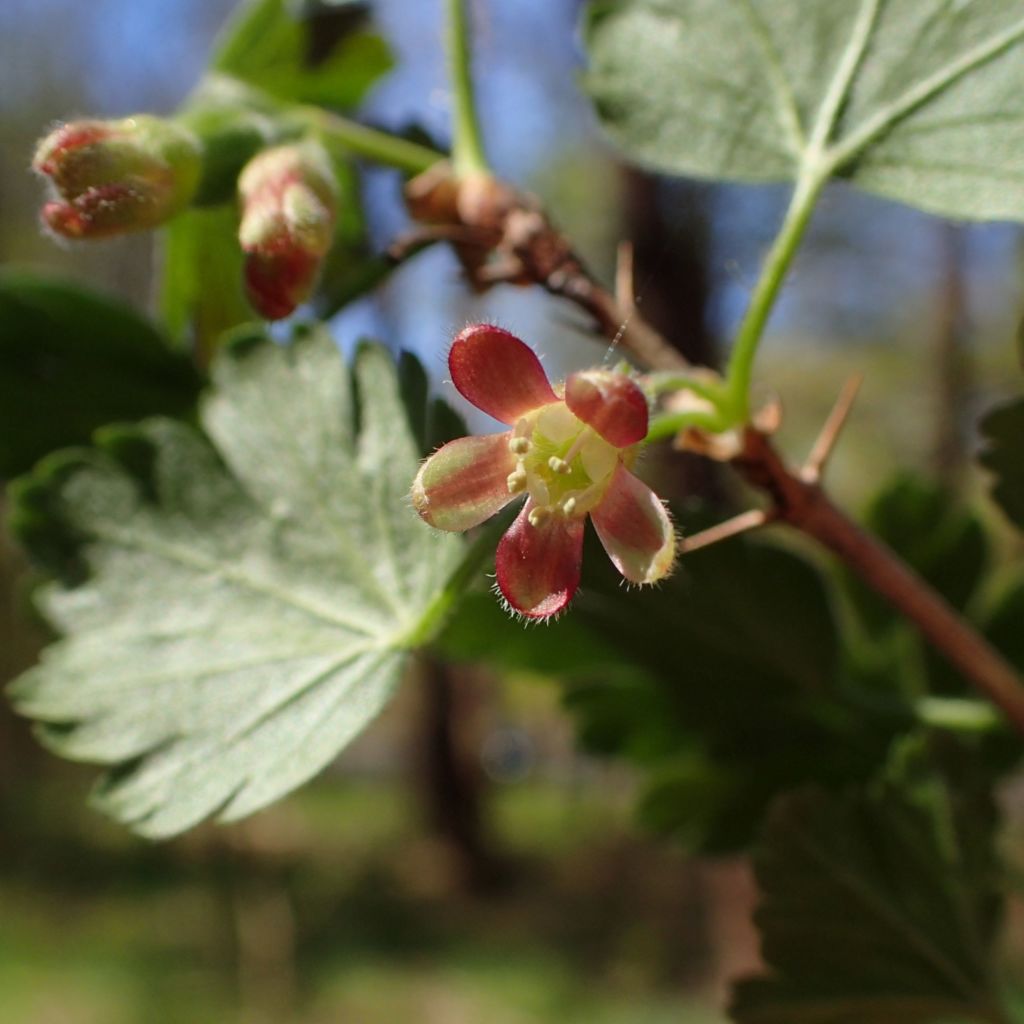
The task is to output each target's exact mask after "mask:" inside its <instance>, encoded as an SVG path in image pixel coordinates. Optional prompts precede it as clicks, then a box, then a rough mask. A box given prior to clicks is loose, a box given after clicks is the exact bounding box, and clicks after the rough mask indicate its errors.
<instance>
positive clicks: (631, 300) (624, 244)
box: [615, 239, 636, 318]
mask: <svg viewBox="0 0 1024 1024" xmlns="http://www.w3.org/2000/svg"><path fill="white" fill-rule="evenodd" d="M633 264H634V259H633V243H632V242H630V241H629V240H628V239H624V240H623V241H621V242H619V247H618V250H617V251H616V256H615V304H616V305H617V306H618V307H619V309H620V310H621V311H622V315H623V316H624V317H626V318H629V317H631V316H632V315H633V314H634V313H635V312H636V291H635V282H634V279H633Z"/></svg>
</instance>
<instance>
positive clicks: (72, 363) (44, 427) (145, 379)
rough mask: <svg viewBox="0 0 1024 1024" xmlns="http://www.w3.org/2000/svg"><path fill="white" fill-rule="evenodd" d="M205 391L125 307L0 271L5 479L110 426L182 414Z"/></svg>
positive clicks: (0, 431)
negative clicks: (156, 415) (122, 421)
mask: <svg viewBox="0 0 1024 1024" xmlns="http://www.w3.org/2000/svg"><path fill="white" fill-rule="evenodd" d="M198 389H199V381H198V378H197V375H196V373H195V371H194V370H193V369H192V366H191V364H190V363H189V361H188V360H187V359H186V358H185V357H184V356H181V355H178V354H176V353H174V352H172V351H170V349H169V347H168V342H167V339H166V338H165V337H164V336H163V335H162V334H161V333H160V331H158V330H157V329H156V327H155V326H154V325H153V324H152V323H151V322H150V321H149V320H147V319H145V318H144V317H142V316H139V315H138V314H137V313H135V312H134V311H133V310H131V309H130V308H129V307H128V306H126V305H123V304H122V303H120V302H117V301H115V300H114V299H111V298H107V297H106V296H103V295H99V294H96V293H94V292H90V291H88V290H86V289H85V288H82V287H81V286H79V285H77V284H73V283H71V282H68V281H64V280H57V279H53V278H48V277H44V276H42V275H38V274H35V273H32V272H30V271H23V270H11V269H5V270H2V271H0V479H9V478H11V477H12V476H16V475H17V474H19V473H24V472H26V471H27V470H28V469H29V468H31V466H32V464H33V463H34V462H36V460H38V459H39V458H41V457H42V456H43V455H45V454H46V453H47V452H50V451H53V450H54V449H55V448H59V447H63V446H65V445H69V444H77V443H81V442H85V441H87V440H88V438H89V436H90V435H91V434H92V432H93V431H94V430H95V429H96V428H97V427H98V426H100V425H101V424H103V423H108V422H110V421H111V420H116V419H124V418H132V417H140V416H147V415H151V414H154V413H163V414H168V415H181V414H184V413H186V412H188V410H190V409H191V408H192V406H193V404H194V402H195V399H196V396H197V394H198Z"/></svg>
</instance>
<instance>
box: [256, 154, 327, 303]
mask: <svg viewBox="0 0 1024 1024" xmlns="http://www.w3.org/2000/svg"><path fill="white" fill-rule="evenodd" d="M238 194H239V196H240V198H241V202H242V221H241V224H240V225H239V228H238V240H239V242H240V244H241V246H242V249H243V251H244V252H245V285H246V291H247V292H248V294H249V300H250V302H252V304H253V306H255V308H256V309H257V310H258V311H259V312H260V313H261V314H262V315H263V316H265V317H266V318H267V319H268V320H280V319H281V318H282V317H285V316H288V314H289V313H291V312H293V311H294V309H295V307H296V306H298V305H299V303H300V302H302V301H303V300H304V299H306V298H308V297H309V295H310V293H311V292H312V290H313V286H314V285H315V284H316V279H317V276H318V275H319V273H320V265H321V264H322V263H323V260H324V257H325V256H326V255H327V252H328V250H329V249H330V247H331V242H332V240H333V237H334V218H335V208H336V206H337V185H336V184H335V179H334V173H333V171H332V169H331V165H330V161H329V159H328V157H327V154H326V153H324V152H323V150H322V148H321V147H320V146H318V145H316V144H314V143H305V144H301V145H290V146H276V147H274V148H273V149H266V150H264V151H263V152H262V153H259V154H258V155H257V156H255V157H253V158H252V160H250V161H249V162H248V163H247V164H246V165H245V168H244V169H243V171H242V173H241V176H240V177H239V179H238Z"/></svg>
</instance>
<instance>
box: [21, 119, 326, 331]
mask: <svg viewBox="0 0 1024 1024" xmlns="http://www.w3.org/2000/svg"><path fill="white" fill-rule="evenodd" d="M221 134H224V133H223V130H222V129H221ZM250 134H251V133H250ZM236 141H237V140H236ZM242 142H243V143H244V145H245V146H248V145H251V143H252V139H250V138H249V137H248V136H247V137H246V138H245V139H243V140H242ZM235 148H238V147H235ZM208 155H209V154H206V152H205V148H204V143H203V142H201V141H200V139H199V137H198V136H197V135H196V134H195V133H193V132H192V131H191V130H190V129H189V128H186V127H184V126H183V125H182V124H180V123H178V122H176V121H169V120H165V119H164V118H159V117H153V116H150V115H147V114H139V115H136V116H134V117H126V118H123V119H122V120H118V121H97V120H90V121H75V122H73V123H70V124H66V125H62V126H61V127H60V128H57V129H56V130H55V131H53V132H51V133H50V134H49V135H48V136H47V137H46V138H45V139H43V141H42V142H40V144H39V146H38V148H37V150H36V154H35V157H34V159H33V161H32V166H33V168H34V169H35V170H36V171H38V172H39V173H40V174H41V175H43V176H44V177H46V178H47V179H48V180H49V182H50V183H51V185H52V188H53V191H54V193H55V197H54V198H53V199H51V200H50V201H48V202H46V203H45V204H44V205H43V209H42V219H43V222H44V223H45V224H46V226H47V227H49V228H50V229H51V230H52V231H54V232H55V233H57V234H59V235H63V236H64V237H66V238H74V239H81V238H90V239H91V238H105V237H107V236H110V235H118V234H124V233H126V232H130V231H142V230H146V229H150V228H155V227H158V226H160V225H161V224H163V223H165V222H166V221H168V220H169V219H170V218H171V217H173V216H175V215H176V214H178V213H180V212H181V211H182V210H184V209H185V207H187V206H188V205H189V203H191V202H193V201H195V202H201V201H203V197H202V196H201V195H200V194H199V190H200V187H201V185H202V181H203V176H204V160H205V157H206V156H208ZM207 170H208V168H207ZM238 195H239V201H240V204H241V222H240V225H239V230H238V237H239V243H240V245H241V247H242V250H243V251H244V253H245V285H246V291H247V292H248V295H249V299H250V301H251V302H252V304H253V306H254V307H255V309H256V310H257V311H258V312H259V313H260V314H261V315H262V316H264V317H266V318H267V319H269V320H278V319H280V318H281V317H285V316H288V315H289V314H290V313H291V312H293V311H294V309H295V308H296V306H298V305H299V303H301V302H303V301H304V300H305V299H306V298H308V297H309V295H310V293H311V292H312V290H313V287H314V285H315V284H316V281H317V278H318V276H319V273H320V268H321V265H322V263H323V261H324V257H325V256H326V255H327V252H328V250H329V249H330V247H331V242H332V241H333V237H334V223H335V217H336V210H337V205H338V187H337V183H336V179H335V175H334V171H333V168H332V166H331V161H330V158H329V157H328V156H327V154H326V152H325V151H324V150H323V147H322V146H320V145H319V144H317V143H314V142H309V141H307V142H300V143H295V144H293V145H284V146H276V147H273V148H270V149H264V150H263V151H262V152H259V153H257V154H256V155H255V156H254V157H252V158H251V159H250V160H249V161H248V163H246V164H245V166H244V167H243V168H242V171H241V174H240V175H239V177H238Z"/></svg>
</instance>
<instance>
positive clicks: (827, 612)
mask: <svg viewBox="0 0 1024 1024" xmlns="http://www.w3.org/2000/svg"><path fill="white" fill-rule="evenodd" d="M595 547H596V546H595ZM587 556H588V557H587V558H586V559H585V562H584V573H585V575H584V588H583V590H582V592H581V594H580V597H579V599H578V603H577V604H576V606H575V608H574V610H573V612H572V615H571V616H570V618H571V619H573V620H578V624H577V625H575V627H574V628H575V630H576V633H577V634H582V636H581V638H580V639H579V640H576V639H575V638H574V636H573V635H572V634H569V635H567V636H566V637H565V640H564V646H565V649H566V650H568V649H569V645H570V644H573V643H576V644H578V645H579V646H581V647H583V649H584V651H588V649H589V648H590V647H591V645H593V648H594V649H595V650H596V651H597V652H598V654H597V658H596V660H597V664H596V665H595V664H593V659H591V658H590V657H589V655H588V654H583V655H582V657H585V658H586V659H587V669H588V671H585V672H584V673H583V678H582V679H580V678H579V674H577V675H576V678H575V681H574V682H573V684H572V685H571V686H570V688H569V690H568V694H567V703H568V706H569V709H570V710H571V712H572V713H573V714H574V716H575V718H576V720H577V723H578V728H579V730H580V733H581V736H582V738H583V740H584V742H585V743H586V744H587V746H588V747H590V749H593V750H596V751H598V752H600V753H603V754H613V755H618V756H624V757H626V758H628V759H630V760H632V761H634V762H636V763H638V764H639V765H640V766H641V767H642V768H643V770H644V777H645V780H646V781H647V783H648V792H647V795H646V797H645V798H644V803H643V805H642V807H641V813H642V815H643V817H644V818H645V820H646V821H647V822H648V823H649V824H651V825H654V826H655V827H657V828H658V829H660V830H662V831H665V832H670V833H672V834H674V835H676V836H679V837H681V838H682V839H683V840H684V841H686V842H687V843H689V844H692V845H693V846H696V847H698V848H700V849H703V850H707V851H722V850H735V849H737V848H739V847H742V846H743V845H745V844H746V843H747V842H749V840H750V838H751V835H752V832H753V830H754V829H756V827H757V825H758V822H759V820H760V817H761V815H762V814H763V812H764V810H765V808H766V806H767V804H768V803H769V801H770V800H771V799H772V798H773V797H774V796H776V795H777V794H778V793H779V792H780V791H782V790H785V789H790V788H792V787H793V786H795V785H799V784H801V783H806V782H808V781H810V780H818V781H821V782H824V783H826V784H842V783H848V782H850V781H853V780H859V779H863V778H865V777H867V776H868V775H869V774H870V773H871V771H872V770H873V767H874V765H875V764H876V763H877V758H878V757H879V756H880V752H881V751H884V749H885V748H886V746H887V745H888V743H889V741H890V739H891V737H892V735H893V732H894V730H896V729H898V728H899V727H901V726H903V725H905V724H906V721H907V718H908V716H907V715H906V713H905V712H904V713H903V714H902V716H901V714H900V713H899V711H898V710H897V711H895V712H894V711H892V710H890V709H883V710H882V711H878V712H876V711H875V709H870V708H866V707H863V706H861V705H859V704H851V702H850V701H849V700H848V697H847V694H846V693H845V692H844V690H843V688H842V686H841V682H840V679H841V677H840V661H839V658H840V645H839V635H838V624H837V620H836V617H835V614H834V612H833V607H832V606H833V593H832V589H831V588H830V586H829V583H828V580H827V578H826V577H825V576H824V575H823V574H822V573H821V572H820V571H818V570H817V569H816V568H815V567H814V565H813V564H812V563H810V562H808V561H807V560H806V559H805V558H803V557H801V556H799V555H798V554H796V553H793V552H791V551H787V550H785V549H783V548H781V547H777V546H775V545H771V544H767V543H764V542H757V541H748V540H744V539H737V540H734V541H730V542H729V543H728V544H721V545H716V546H714V547H712V548H708V549H705V550H701V551H697V552H694V553H693V554H690V555H687V556H684V558H683V559H682V560H681V562H680V565H679V567H678V569H677V570H676V573H675V575H674V576H673V577H672V578H671V579H670V580H668V581H667V582H666V583H664V584H663V585H662V586H660V587H659V588H657V589H644V590H641V591H632V592H626V591H624V590H623V589H622V587H621V586H619V585H618V584H617V583H616V582H615V580H614V570H611V569H608V570H607V571H606V570H605V569H604V568H603V566H604V563H606V562H607V559H606V558H605V557H604V555H603V552H601V551H600V550H594V551H588V553H587ZM588 576H589V578H588ZM558 627H559V624H555V625H554V626H552V627H551V628H550V629H545V630H544V631H543V634H542V636H541V637H540V638H539V640H538V641H537V643H539V644H541V645H542V654H543V656H544V658H545V659H547V660H550V657H551V656H550V655H549V654H548V653H547V651H546V648H547V646H548V644H549V639H548V638H549V635H550V636H551V638H552V641H553V642H554V643H557V641H558V638H559V634H558V633H557V632H556V631H557V629H558ZM588 634H589V636H590V637H591V638H596V640H593V639H591V640H588V639H587V635H588ZM524 642H525V641H524ZM495 646H496V647H497V648H498V650H499V651H500V649H501V648H500V646H499V645H498V644H496V645H495ZM609 650H610V651H611V654H608V653H605V652H607V651H609ZM521 657H522V655H521ZM591 665H593V667H591ZM712 789H713V790H714V791H715V792H716V793H717V794H719V796H720V799H717V800H715V801H711V800H709V799H707V793H708V792H709V791H710V790H712Z"/></svg>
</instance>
